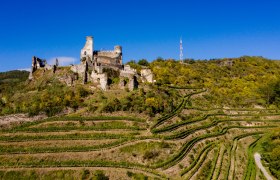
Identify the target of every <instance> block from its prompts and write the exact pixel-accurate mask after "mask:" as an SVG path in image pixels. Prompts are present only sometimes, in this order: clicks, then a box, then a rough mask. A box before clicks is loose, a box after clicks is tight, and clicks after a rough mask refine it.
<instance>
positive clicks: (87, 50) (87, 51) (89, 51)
mask: <svg viewBox="0 0 280 180" xmlns="http://www.w3.org/2000/svg"><path fill="white" fill-rule="evenodd" d="M80 57H81V60H83V59H85V60H88V59H89V60H90V61H92V60H93V37H92V36H87V37H86V44H85V46H84V48H83V49H82V50H81V56H80Z"/></svg>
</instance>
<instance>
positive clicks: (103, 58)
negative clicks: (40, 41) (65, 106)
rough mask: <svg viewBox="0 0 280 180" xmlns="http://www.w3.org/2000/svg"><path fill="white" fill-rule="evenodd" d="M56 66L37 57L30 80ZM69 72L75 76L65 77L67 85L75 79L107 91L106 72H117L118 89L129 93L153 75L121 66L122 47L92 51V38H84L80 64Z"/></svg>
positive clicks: (72, 67) (33, 61)
mask: <svg viewBox="0 0 280 180" xmlns="http://www.w3.org/2000/svg"><path fill="white" fill-rule="evenodd" d="M57 66H58V60H57V62H56V65H53V66H51V65H48V64H47V62H46V61H45V60H41V59H39V58H37V57H35V56H34V57H33V58H32V70H31V72H30V76H29V77H30V78H29V79H31V80H32V78H33V73H34V72H35V71H36V70H37V69H42V68H43V69H44V70H49V69H53V71H54V73H55V69H56V67H57ZM70 69H71V71H72V72H73V73H75V75H73V74H72V75H70V76H67V77H69V78H70V80H68V81H67V84H68V85H72V84H73V83H74V81H76V80H77V79H82V82H83V83H93V84H95V85H96V86H97V87H99V88H101V89H102V90H107V89H108V85H109V77H108V74H107V72H106V70H107V69H112V70H114V71H117V72H118V74H119V77H118V78H119V79H120V82H119V87H120V88H121V89H124V88H125V87H127V88H128V89H129V90H130V91H132V90H134V89H136V88H138V84H139V81H142V82H149V83H152V82H153V74H152V71H151V70H150V69H147V68H143V69H142V70H141V74H138V73H137V71H136V70H135V69H133V68H131V67H130V66H129V65H123V59H122V47H121V46H119V45H117V46H115V47H114V49H113V50H111V51H101V50H95V49H94V39H93V37H92V36H87V37H86V43H85V45H84V47H83V48H82V49H81V52H80V64H77V65H71V67H70Z"/></svg>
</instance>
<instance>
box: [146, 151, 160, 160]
mask: <svg viewBox="0 0 280 180" xmlns="http://www.w3.org/2000/svg"><path fill="white" fill-rule="evenodd" d="M158 155H159V152H158V151H146V152H145V154H144V156H143V159H148V160H150V159H153V158H155V157H157V156H158Z"/></svg>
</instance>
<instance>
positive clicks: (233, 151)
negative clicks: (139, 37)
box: [0, 86, 280, 179]
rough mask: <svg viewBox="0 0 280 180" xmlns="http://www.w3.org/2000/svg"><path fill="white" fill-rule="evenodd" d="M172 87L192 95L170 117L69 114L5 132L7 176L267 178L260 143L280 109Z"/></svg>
mask: <svg viewBox="0 0 280 180" xmlns="http://www.w3.org/2000/svg"><path fill="white" fill-rule="evenodd" d="M169 88H173V89H178V90H184V92H186V94H185V95H183V96H182V97H181V101H180V102H181V103H179V105H178V106H177V107H176V108H175V109H174V110H173V111H172V112H171V113H170V114H165V115H162V116H161V117H159V118H157V119H154V121H153V122H149V121H147V120H145V119H141V118H136V117H123V116H122V117H121V116H120V117H118V116H117V117H112V116H100V117H77V116H64V117H52V118H47V119H42V120H38V121H33V122H28V123H24V124H21V125H19V126H15V127H12V128H10V129H1V131H0V179H14V178H16V177H29V178H30V179H32V177H33V179H36V178H37V177H39V175H40V174H41V175H42V177H45V178H46V179H48V178H49V177H51V175H50V174H51V172H53V174H54V175H53V176H54V177H53V178H59V177H62V179H65V178H66V179H67V177H74V179H81V177H92V176H94V173H100V172H99V171H102V172H101V173H103V174H105V175H106V176H109V177H113V174H119V177H118V178H128V179H129V178H135V177H141V178H147V177H149V178H150V179H167V178H170V179H199V178H200V179H238V178H239V176H237V175H235V174H241V175H242V177H243V179H256V178H257V177H262V176H261V175H259V176H258V175H257V173H256V172H257V170H256V168H257V167H256V165H255V162H254V159H253V153H254V147H255V146H256V144H257V143H258V141H259V140H261V139H262V138H263V135H265V134H266V133H268V132H270V131H271V130H273V129H275V128H277V127H278V128H279V122H280V114H279V112H277V111H276V110H273V109H263V110H258V109H203V108H199V107H193V106H192V100H193V99H194V98H195V96H196V95H199V94H201V93H205V92H206V90H204V89H200V88H194V87H173V86H172V87H169ZM188 111H193V112H195V113H194V114H188ZM240 152H247V153H243V154H244V155H242V156H241V155H240ZM240 162H242V163H240ZM240 164H241V165H240ZM238 166H242V168H239V167H238ZM12 174H13V175H12ZM114 177H115V176H114ZM141 178H140V179H141Z"/></svg>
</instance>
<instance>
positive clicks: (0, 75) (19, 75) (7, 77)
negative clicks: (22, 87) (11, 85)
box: [0, 70, 29, 83]
mask: <svg viewBox="0 0 280 180" xmlns="http://www.w3.org/2000/svg"><path fill="white" fill-rule="evenodd" d="M28 75H29V72H28V71H20V70H14V71H7V72H0V83H2V82H9V81H13V82H15V81H25V80H27V78H28Z"/></svg>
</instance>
